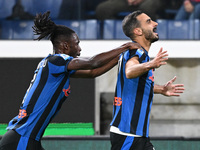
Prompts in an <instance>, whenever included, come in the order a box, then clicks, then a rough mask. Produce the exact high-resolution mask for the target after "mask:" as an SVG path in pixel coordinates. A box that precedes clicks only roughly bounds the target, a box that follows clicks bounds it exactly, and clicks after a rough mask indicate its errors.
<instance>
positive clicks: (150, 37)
mask: <svg viewBox="0 0 200 150" xmlns="http://www.w3.org/2000/svg"><path fill="white" fill-rule="evenodd" d="M143 34H144V36H145V38H146V39H147V40H148V41H150V42H151V43H154V42H156V41H158V40H159V37H155V36H154V34H153V33H152V32H151V31H149V30H148V31H147V30H143Z"/></svg>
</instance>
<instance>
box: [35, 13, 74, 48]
mask: <svg viewBox="0 0 200 150" xmlns="http://www.w3.org/2000/svg"><path fill="white" fill-rule="evenodd" d="M49 15H50V11H47V12H46V13H44V14H41V13H39V14H37V15H36V17H35V19H34V26H33V32H34V33H35V35H39V37H38V38H36V39H35V40H41V39H43V38H47V39H50V40H51V42H52V44H53V45H54V46H56V45H55V44H58V43H59V42H60V41H62V40H69V39H70V38H71V36H72V34H73V33H75V31H73V30H72V29H70V28H68V27H66V26H64V25H56V24H55V23H54V22H53V21H52V20H51V18H50V17H49Z"/></svg>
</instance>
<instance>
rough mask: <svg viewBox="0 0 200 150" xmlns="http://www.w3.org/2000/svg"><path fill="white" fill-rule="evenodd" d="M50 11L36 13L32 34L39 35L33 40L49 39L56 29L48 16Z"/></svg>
mask: <svg viewBox="0 0 200 150" xmlns="http://www.w3.org/2000/svg"><path fill="white" fill-rule="evenodd" d="M49 14H50V11H47V12H46V13H44V14H41V13H39V14H37V15H36V17H35V19H34V26H33V27H32V28H33V32H34V35H39V37H38V38H36V39H34V40H41V39H43V38H47V39H51V38H52V36H53V34H54V30H55V29H56V24H55V23H54V22H53V21H52V20H51V19H50V17H49Z"/></svg>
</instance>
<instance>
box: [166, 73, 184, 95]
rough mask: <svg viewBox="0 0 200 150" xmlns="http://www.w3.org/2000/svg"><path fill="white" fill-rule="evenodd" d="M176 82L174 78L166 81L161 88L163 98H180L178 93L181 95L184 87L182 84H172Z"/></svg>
mask: <svg viewBox="0 0 200 150" xmlns="http://www.w3.org/2000/svg"><path fill="white" fill-rule="evenodd" d="M175 80H176V76H175V77H174V78H173V79H171V80H170V81H168V82H167V83H166V84H165V85H164V88H163V93H162V94H163V95H165V96H180V93H183V91H184V90H185V89H184V85H183V84H173V82H174V81H175Z"/></svg>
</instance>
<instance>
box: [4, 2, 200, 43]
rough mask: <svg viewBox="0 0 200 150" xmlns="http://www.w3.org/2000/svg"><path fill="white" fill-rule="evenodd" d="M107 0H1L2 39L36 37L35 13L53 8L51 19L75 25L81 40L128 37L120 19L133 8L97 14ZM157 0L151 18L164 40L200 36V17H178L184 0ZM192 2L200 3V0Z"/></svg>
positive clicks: (70, 25)
mask: <svg viewBox="0 0 200 150" xmlns="http://www.w3.org/2000/svg"><path fill="white" fill-rule="evenodd" d="M106 1H109V0H92V1H91V0H75V1H72V0H40V1H39V0H0V39H5V40H7V39H9V40H11V39H14V40H20V39H27V40H31V39H33V38H34V37H35V36H34V34H33V31H32V26H33V19H34V16H35V14H36V13H40V12H41V13H44V12H46V11H47V10H50V11H51V18H52V19H53V20H54V21H55V22H56V23H57V24H63V25H67V26H68V27H70V28H72V29H73V30H75V31H76V33H77V34H78V35H79V37H80V39H82V40H87V39H90V40H91V39H92V40H96V39H127V37H125V35H124V34H123V32H122V29H121V20H122V19H123V18H124V16H125V15H127V14H128V13H130V12H131V10H130V9H127V10H128V11H121V10H119V11H118V12H117V13H116V14H115V15H114V17H113V18H112V17H106V14H108V11H107V10H109V9H106V8H105V15H102V14H101V13H100V15H98V14H97V13H99V12H100V11H99V9H97V8H99V7H100V5H102V3H105V2H106ZM123 1H126V2H127V1H130V0H123ZM142 1H148V0H142ZM157 1H160V2H161V3H159V5H158V6H157V8H154V9H156V10H155V12H156V13H155V15H154V16H151V17H152V19H153V20H156V21H157V22H158V23H159V25H158V31H157V32H158V33H159V37H160V39H161V40H199V39H200V33H199V30H200V23H199V18H197V19H196V18H194V19H182V20H180V19H179V20H177V19H175V18H176V15H177V13H178V11H179V9H181V7H182V6H183V2H184V0H157ZM191 1H197V2H194V3H200V1H199V0H191ZM155 4H157V3H155ZM130 7H131V6H130ZM110 8H114V6H110ZM137 8H140V7H136V9H137ZM141 8H142V7H141ZM151 9H152V8H151ZM103 11H104V10H103ZM133 11H134V10H133ZM143 11H145V9H144V10H143ZM145 13H146V12H145ZM147 14H148V12H147ZM99 16H100V17H99ZM102 16H104V17H102Z"/></svg>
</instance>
